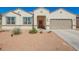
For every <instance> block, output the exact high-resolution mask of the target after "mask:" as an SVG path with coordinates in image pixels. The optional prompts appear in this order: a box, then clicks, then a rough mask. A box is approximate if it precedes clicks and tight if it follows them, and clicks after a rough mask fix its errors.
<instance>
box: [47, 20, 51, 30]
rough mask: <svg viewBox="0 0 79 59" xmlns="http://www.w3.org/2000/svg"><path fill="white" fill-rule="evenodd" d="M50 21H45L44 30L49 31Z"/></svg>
mask: <svg viewBox="0 0 79 59" xmlns="http://www.w3.org/2000/svg"><path fill="white" fill-rule="evenodd" d="M49 25H50V20H49V19H46V30H49V29H50V26H49Z"/></svg>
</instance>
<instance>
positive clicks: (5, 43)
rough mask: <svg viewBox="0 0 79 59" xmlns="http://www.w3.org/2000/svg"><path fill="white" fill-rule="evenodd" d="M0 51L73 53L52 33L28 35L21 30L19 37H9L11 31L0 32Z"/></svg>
mask: <svg viewBox="0 0 79 59" xmlns="http://www.w3.org/2000/svg"><path fill="white" fill-rule="evenodd" d="M0 50H1V51H74V50H75V49H74V48H73V47H71V46H70V45H69V44H68V43H66V42H65V41H64V40H63V39H62V38H60V37H59V36H58V35H57V34H55V33H54V32H38V33H36V34H30V33H29V32H28V31H27V30H23V31H22V32H21V34H19V35H13V36H11V31H5V32H0Z"/></svg>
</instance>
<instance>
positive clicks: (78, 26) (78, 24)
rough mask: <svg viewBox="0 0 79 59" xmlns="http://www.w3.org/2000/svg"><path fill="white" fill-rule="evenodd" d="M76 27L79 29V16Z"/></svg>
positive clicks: (78, 16)
mask: <svg viewBox="0 0 79 59" xmlns="http://www.w3.org/2000/svg"><path fill="white" fill-rule="evenodd" d="M76 27H77V28H79V15H77V16H76Z"/></svg>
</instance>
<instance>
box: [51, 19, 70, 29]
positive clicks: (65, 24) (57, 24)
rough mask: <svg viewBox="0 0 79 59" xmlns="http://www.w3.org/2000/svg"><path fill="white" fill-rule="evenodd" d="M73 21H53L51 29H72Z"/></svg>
mask: <svg viewBox="0 0 79 59" xmlns="http://www.w3.org/2000/svg"><path fill="white" fill-rule="evenodd" d="M71 28H72V20H71V19H51V20H50V29H71Z"/></svg>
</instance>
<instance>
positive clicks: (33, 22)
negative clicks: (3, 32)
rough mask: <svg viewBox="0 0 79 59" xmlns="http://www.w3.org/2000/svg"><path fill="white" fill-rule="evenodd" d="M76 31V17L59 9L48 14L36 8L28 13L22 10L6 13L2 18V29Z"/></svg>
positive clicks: (44, 10) (45, 10) (43, 9)
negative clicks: (33, 28)
mask: <svg viewBox="0 0 79 59" xmlns="http://www.w3.org/2000/svg"><path fill="white" fill-rule="evenodd" d="M33 26H34V27H35V28H37V29H39V28H41V29H48V30H53V29H76V15H75V14H72V13H69V12H67V11H66V10H64V9H62V8H60V9H58V10H56V11H54V12H49V11H48V10H47V9H45V8H37V9H35V10H34V11H33V12H31V13H29V12H26V11H24V10H22V9H16V10H14V11H10V12H7V13H5V14H3V16H2V29H13V28H21V29H31V28H32V27H33Z"/></svg>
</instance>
